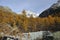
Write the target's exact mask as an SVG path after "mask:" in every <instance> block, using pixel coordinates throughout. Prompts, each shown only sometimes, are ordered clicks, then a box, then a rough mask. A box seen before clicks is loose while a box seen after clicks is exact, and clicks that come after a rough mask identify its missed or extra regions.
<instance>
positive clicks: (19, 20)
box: [0, 9, 60, 35]
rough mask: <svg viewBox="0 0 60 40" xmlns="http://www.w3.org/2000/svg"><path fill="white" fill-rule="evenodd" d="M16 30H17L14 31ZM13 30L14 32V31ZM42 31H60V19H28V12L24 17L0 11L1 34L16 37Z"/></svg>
mask: <svg viewBox="0 0 60 40" xmlns="http://www.w3.org/2000/svg"><path fill="white" fill-rule="evenodd" d="M14 29H15V30H14ZM12 30H13V31H12ZM41 30H50V31H58V30H60V17H58V16H54V17H52V16H51V15H49V17H45V18H40V17H37V18H33V17H32V15H31V17H30V18H28V17H26V12H25V11H23V12H22V15H20V14H16V13H14V12H10V11H3V10H2V9H1V10H0V33H1V32H3V33H5V34H10V32H11V31H12V32H11V35H13V34H14V35H15V34H16V33H21V32H35V31H41Z"/></svg>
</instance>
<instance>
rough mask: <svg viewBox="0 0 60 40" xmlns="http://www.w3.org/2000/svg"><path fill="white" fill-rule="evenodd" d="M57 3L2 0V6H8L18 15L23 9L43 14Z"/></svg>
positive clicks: (32, 0)
mask: <svg viewBox="0 0 60 40" xmlns="http://www.w3.org/2000/svg"><path fill="white" fill-rule="evenodd" d="M56 2H57V0H0V5H2V6H8V7H9V8H11V9H12V10H13V11H14V12H17V13H19V12H21V11H22V10H23V9H25V10H30V11H33V12H36V13H41V12H42V11H44V10H45V9H47V8H49V7H50V6H51V5H52V4H53V3H56Z"/></svg>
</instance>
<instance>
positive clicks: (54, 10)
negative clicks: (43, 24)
mask: <svg viewBox="0 0 60 40" xmlns="http://www.w3.org/2000/svg"><path fill="white" fill-rule="evenodd" d="M49 15H51V16H52V17H54V16H58V17H60V2H59V1H58V2H57V3H54V4H53V5H52V6H51V7H50V8H48V9H46V10H45V11H43V12H42V13H41V14H40V15H39V17H48V16H49Z"/></svg>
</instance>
